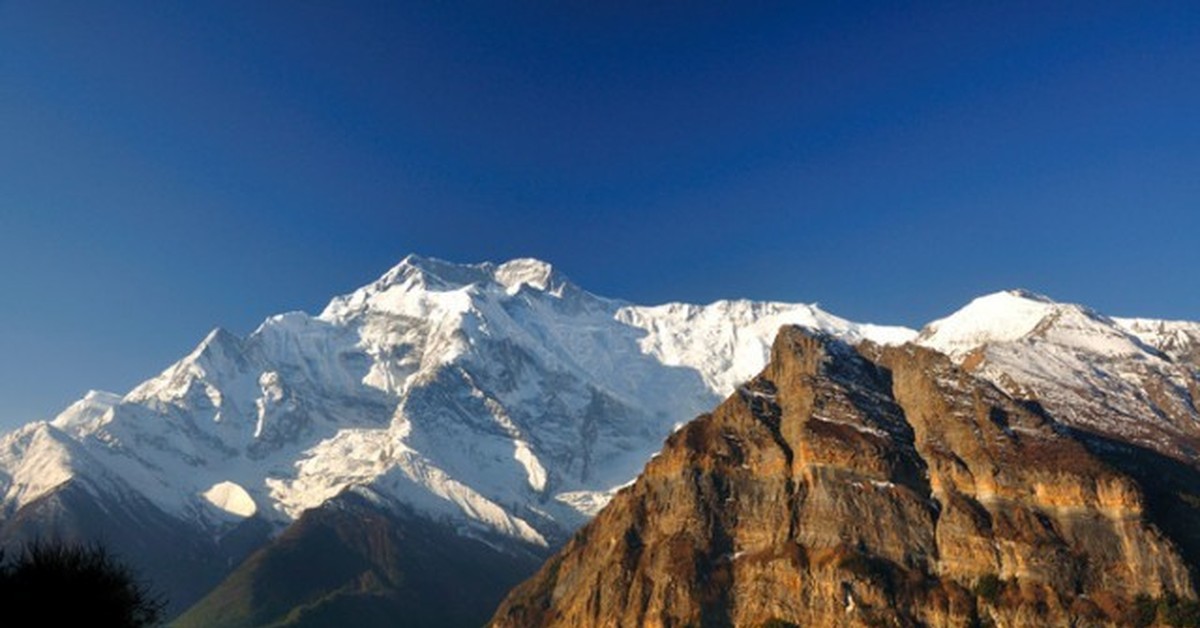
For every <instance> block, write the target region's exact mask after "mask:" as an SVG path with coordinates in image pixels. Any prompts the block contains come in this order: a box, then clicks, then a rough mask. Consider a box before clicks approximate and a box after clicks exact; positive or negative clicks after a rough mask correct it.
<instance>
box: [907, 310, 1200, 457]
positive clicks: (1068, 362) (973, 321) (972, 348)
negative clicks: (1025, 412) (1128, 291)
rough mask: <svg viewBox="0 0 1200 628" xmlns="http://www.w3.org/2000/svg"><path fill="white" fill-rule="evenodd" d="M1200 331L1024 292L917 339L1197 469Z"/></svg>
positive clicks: (939, 324) (1009, 388) (1067, 416)
mask: <svg viewBox="0 0 1200 628" xmlns="http://www.w3.org/2000/svg"><path fill="white" fill-rule="evenodd" d="M1197 339H1200V325H1197V324H1195V323H1181V322H1168V321H1152V320H1146V319H1113V318H1109V317H1107V316H1104V315H1102V314H1099V313H1097V312H1094V311H1092V310H1090V309H1088V308H1085V307H1082V306H1079V305H1072V304H1064V303H1056V302H1054V301H1051V300H1050V299H1048V298H1046V297H1043V296H1040V295H1036V294H1032V293H1029V292H1024V291H1011V292H1000V293H996V294H992V295H987V296H984V297H980V298H978V299H976V300H974V301H972V302H971V303H969V304H968V305H967V306H965V307H963V308H962V309H961V310H959V311H957V312H955V313H954V314H952V315H950V316H948V317H946V318H944V319H941V320H938V321H934V322H932V323H930V324H929V325H927V326H926V327H925V328H924V329H923V330H922V331H921V334H920V336H919V337H918V338H917V342H918V343H919V344H921V345H923V346H926V347H929V348H932V349H935V350H938V351H941V352H944V353H946V354H947V355H949V356H951V358H953V359H954V360H955V361H956V362H957V363H959V364H960V365H962V366H963V367H964V368H966V369H967V370H970V371H972V372H974V373H976V374H978V375H980V376H981V377H983V378H985V379H987V380H988V381H991V382H992V383H994V384H995V385H997V386H999V387H1000V388H1001V389H1003V390H1005V391H1006V392H1008V393H1009V394H1012V395H1014V396H1016V397H1019V398H1023V399H1030V400H1036V401H1037V402H1038V403H1040V404H1042V405H1043V406H1045V407H1046V408H1047V409H1049V410H1050V411H1051V412H1052V413H1053V414H1054V415H1055V416H1056V417H1057V418H1058V419H1059V420H1061V421H1063V422H1064V423H1066V424H1068V425H1070V426H1072V427H1076V428H1079V429H1082V430H1085V431H1089V432H1092V433H1096V434H1100V435H1104V436H1109V437H1114V438H1117V439H1119V440H1122V441H1128V442H1131V443H1134V444H1137V445H1140V446H1144V447H1147V448H1149V449H1152V450H1154V451H1157V452H1160V453H1163V454H1166V455H1170V456H1173V457H1176V458H1177V459H1180V460H1183V461H1190V462H1194V461H1195V460H1196V459H1197V453H1198V452H1200V362H1198V361H1197V359H1196V356H1197V348H1198V347H1200V342H1197Z"/></svg>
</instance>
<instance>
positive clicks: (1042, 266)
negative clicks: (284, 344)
mask: <svg viewBox="0 0 1200 628" xmlns="http://www.w3.org/2000/svg"><path fill="white" fill-rule="evenodd" d="M750 4H754V5H756V6H757V8H754V9H749V8H747V6H746V5H750ZM881 4H882V6H880V7H873V8H872V7H867V5H866V4H864V3H803V2H786V3H778V4H769V3H728V4H726V5H724V6H719V5H703V6H702V5H700V4H699V3H691V2H670V3H653V2H650V3H648V2H596V3H584V2H515V3H499V2H481V3H464V2H430V3H428V4H427V5H425V6H420V5H419V4H418V3H394V2H379V3H366V2H299V1H296V0H288V1H280V2H259V1H256V2H245V1H241V0H239V1H237V2H203V3H190V2H161V1H157V0H155V1H145V2H136V1H135V2H122V3H99V2H74V3H69V2H57V1H54V0H31V1H25V2H19V1H7V2H0V427H2V426H11V425H13V424H15V423H17V422H21V421H25V420H29V419H33V418H37V417H41V416H46V415H50V414H53V413H54V412H56V411H57V410H58V409H60V408H61V406H63V405H64V404H66V403H68V402H69V401H71V400H72V399H74V398H76V397H78V396H79V395H80V394H82V393H83V392H84V391H85V390H86V389H88V388H104V389H112V390H116V391H119V392H123V391H125V390H127V389H128V388H129V387H130V386H132V385H133V384H135V383H136V382H138V381H140V380H142V379H145V378H146V377H148V376H151V375H153V374H155V373H157V372H158V371H159V370H160V369H162V368H163V367H165V366H166V365H167V364H169V363H170V362H172V361H173V360H174V359H176V358H178V357H180V356H181V355H183V354H184V353H185V352H186V351H188V350H189V349H190V348H191V347H192V346H194V345H195V343H196V342H197V341H199V340H200V338H201V337H202V336H203V335H204V334H205V333H206V332H207V331H208V330H209V329H210V328H212V327H214V326H216V325H222V326H225V327H227V328H229V329H231V330H232V331H234V332H236V333H239V334H245V333H247V332H249V331H251V330H252V329H253V328H254V327H255V326H256V325H257V323H258V322H259V321H260V320H261V319H262V318H264V317H265V316H267V315H269V314H272V313H275V312H280V311H286V310H294V309H303V310H307V311H310V312H312V311H316V310H318V309H320V307H321V306H322V305H323V304H324V303H325V301H326V300H327V299H328V298H329V297H330V296H332V295H334V294H338V293H342V292H346V291H348V290H350V289H352V288H354V287H356V286H357V285H360V284H363V283H366V282H367V281H369V280H371V279H373V278H374V277H375V276H377V275H379V274H381V273H382V272H383V271H385V270H386V269H387V268H388V267H390V266H391V265H393V264H394V263H395V262H396V261H398V260H399V259H400V258H401V257H403V256H404V255H405V254H406V253H409V252H419V253H422V254H426V255H433V256H438V257H443V258H447V259H451V260H457V261H481V260H503V259H506V258H510V257H514V256H525V255H529V256H537V257H541V258H544V259H547V260H549V261H552V262H554V263H555V264H556V265H558V266H559V267H560V268H562V269H563V270H564V271H565V272H566V273H567V274H568V275H570V276H572V277H573V278H574V279H575V280H576V281H577V282H578V283H580V284H581V285H583V286H584V287H586V288H588V289H590V290H592V291H593V292H597V293H600V294H605V295H608V296H617V297H623V298H627V299H630V300H634V301H639V302H662V301H668V300H688V301H710V300H714V299H717V298H722V297H750V298H757V299H777V300H789V301H807V302H811V301H819V302H821V304H822V305H823V306H824V307H825V308H826V309H828V310H830V311H833V312H835V313H837V314H840V315H842V316H846V317H849V318H853V319H858V320H871V321H877V322H895V323H903V324H908V325H913V326H917V325H920V324H922V323H923V322H926V321H927V320H929V319H931V318H934V317H936V316H940V315H944V314H946V313H948V312H949V311H951V310H952V309H954V308H956V307H957V306H959V305H961V304H962V303H964V302H965V301H967V300H969V299H970V298H971V297H973V296H975V295H978V294H981V293H984V292H989V291H993V290H997V289H1002V288H1007V287H1015V286H1022V287H1027V288H1030V289H1033V290H1037V291H1041V292H1045V293H1048V294H1050V295H1052V296H1054V297H1056V298H1058V299H1060V300H1067V301H1076V302H1084V303H1087V304H1090V305H1092V306H1093V307H1096V308H1097V309H1100V310H1101V311H1104V312H1108V313H1112V314H1131V315H1132V314H1137V315H1152V316H1159V317H1166V318H1190V319H1200V290H1197V280H1196V277H1195V273H1196V268H1197V266H1198V262H1200V248H1198V244H1197V236H1198V235H1200V4H1197V3H1196V2H1195V1H1194V0H1187V1H1184V2H1165V1H1164V2H1153V3H1148V2H1128V3H1105V2H1078V3H1069V2H1064V3H1048V2H1029V3H1020V2H998V3H994V4H990V3H984V2H956V3H923V4H922V6H921V7H920V8H908V9H900V8H897V7H896V6H895V5H898V4H901V3H881ZM104 5H107V6H104ZM396 5H400V6H396ZM588 5H590V6H588ZM816 5H821V6H820V7H819V8H818V7H817V6H816ZM826 5H836V6H826ZM851 5H854V6H851ZM1051 5H1053V6H1051ZM1072 5H1074V6H1072Z"/></svg>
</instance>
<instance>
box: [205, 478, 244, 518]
mask: <svg viewBox="0 0 1200 628" xmlns="http://www.w3.org/2000/svg"><path fill="white" fill-rule="evenodd" d="M201 496H202V497H204V499H205V501H207V502H208V503H209V504H211V505H212V506H213V507H214V508H216V509H217V510H219V511H221V512H223V513H225V514H227V515H233V516H234V517H241V518H243V519H245V518H246V517H252V516H254V514H255V513H256V512H258V506H256V505H255V504H254V498H252V497H250V493H247V492H246V489H244V488H242V486H241V485H240V484H237V483H235V482H229V481H225V482H217V483H216V484H213V485H212V486H211V487H210V488H209V489H208V490H207V491H204V492H203V493H201Z"/></svg>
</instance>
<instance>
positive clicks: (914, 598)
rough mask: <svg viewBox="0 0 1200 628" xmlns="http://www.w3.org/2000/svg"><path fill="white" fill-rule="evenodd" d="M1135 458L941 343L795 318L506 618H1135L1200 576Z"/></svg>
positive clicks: (665, 621) (1188, 589)
mask: <svg viewBox="0 0 1200 628" xmlns="http://www.w3.org/2000/svg"><path fill="white" fill-rule="evenodd" d="M1093 446H1094V444H1093ZM1118 468H1119V467H1118V466H1115V465H1110V464H1109V463H1108V462H1106V461H1105V460H1104V459H1102V458H1101V457H1099V456H1098V455H1096V454H1093V453H1091V452H1090V451H1089V449H1088V448H1087V447H1086V446H1085V444H1084V442H1083V441H1081V440H1079V438H1078V437H1077V436H1075V435H1074V433H1072V432H1071V431H1069V430H1067V429H1064V428H1062V427H1061V426H1060V425H1059V424H1057V423H1055V422H1054V421H1053V420H1052V419H1051V418H1050V417H1048V416H1046V415H1045V414H1044V413H1043V412H1042V411H1041V410H1039V409H1037V408H1035V407H1031V406H1029V405H1026V404H1024V403H1022V402H1018V401H1015V400H1013V399H1012V398H1010V397H1008V396H1006V395H1005V394H1003V393H1002V392H1000V391H999V390H997V389H996V388H995V387H993V386H991V385H989V384H986V383H984V382H982V381H981V380H979V379H976V378H974V377H973V376H971V375H970V374H967V373H966V372H964V371H962V370H959V369H958V368H956V367H954V366H953V365H952V364H951V363H950V361H949V360H948V359H946V358H945V357H943V356H942V355H940V354H938V353H935V352H932V351H929V350H926V349H921V348H916V347H913V346H905V347H900V348H894V349H880V348H878V347H874V346H863V347H860V348H858V349H855V348H851V347H849V346H847V345H844V344H841V343H839V342H838V341H836V340H833V339H830V338H827V337H823V336H817V335H812V334H811V333H810V332H806V331H804V330H801V329H799V328H785V329H784V330H782V331H781V332H780V334H779V337H778V338H777V340H776V342H775V345H774V348H773V349H772V356H771V361H770V364H769V365H768V366H767V368H766V369H765V370H764V371H763V372H762V374H760V375H759V376H758V377H757V378H755V379H754V380H752V381H751V382H749V383H748V384H746V385H745V386H744V387H743V388H742V389H740V390H739V391H738V392H737V393H736V394H734V395H733V396H732V397H730V398H729V399H728V400H726V401H725V402H724V403H722V404H721V405H720V406H719V407H717V408H716V409H715V410H714V411H713V412H712V413H711V414H709V415H704V416H701V417H700V418H698V419H696V420H695V421H692V422H691V423H689V424H688V425H687V426H685V427H683V428H682V429H680V430H679V431H677V432H676V433H675V434H673V435H672V436H671V437H670V438H669V439H668V440H667V442H666V445H665V446H664V448H663V451H662V453H661V454H660V455H659V456H657V457H656V458H655V459H653V460H652V461H651V462H650V463H649V464H648V465H647V466H646V469H645V471H644V473H643V474H642V476H641V477H640V478H639V479H638V481H637V482H636V483H635V484H633V485H632V486H630V487H629V488H627V489H625V490H623V491H621V492H620V493H619V494H618V495H617V496H616V497H615V498H614V499H613V501H612V502H611V503H610V504H609V505H608V506H607V507H606V508H605V509H604V510H603V511H602V512H601V513H600V514H599V515H598V516H597V517H596V519H595V520H594V521H592V522H591V523H590V524H589V525H587V526H586V527H584V528H583V529H582V530H581V531H579V532H578V533H577V534H576V535H575V537H574V538H573V539H572V540H571V541H570V542H569V543H568V544H567V545H566V547H564V548H563V550H562V551H561V552H559V553H558V554H557V555H556V556H555V557H553V558H552V559H551V560H550V561H549V562H547V563H546V565H545V566H543V568H542V569H541V571H540V572H539V573H538V574H537V575H535V576H534V577H533V578H532V579H530V580H529V581H527V582H525V583H524V584H523V585H521V586H520V587H518V588H517V589H515V590H514V591H513V592H512V593H511V594H510V595H509V597H508V599H507V600H506V601H505V602H504V603H503V604H502V605H501V607H500V609H499V610H498V612H497V614H496V615H495V618H494V619H493V625H494V626H497V627H501V626H504V627H507V626H515V627H527V626H573V627H574V626H613V627H618V626H662V627H668V626H760V625H763V624H766V623H768V622H769V621H771V620H780V621H782V622H790V623H792V624H796V625H801V626H887V625H895V626H910V625H931V626H955V627H959V626H964V625H974V624H979V623H980V622H983V623H985V624H986V623H987V622H988V621H990V622H992V623H994V624H997V625H1003V626H1042V625H1068V624H1071V623H1072V622H1075V623H1078V624H1079V625H1122V624H1124V623H1126V622H1127V621H1129V616H1128V615H1127V613H1128V612H1129V610H1128V609H1129V608H1131V606H1132V604H1131V602H1132V600H1133V599H1134V598H1135V596H1138V595H1140V594H1146V595H1149V596H1162V595H1167V594H1175V595H1178V596H1181V597H1183V598H1192V597H1194V595H1195V594H1194V590H1193V585H1192V576H1191V573H1190V571H1189V567H1188V561H1187V559H1185V555H1186V554H1187V552H1186V551H1184V550H1181V549H1179V548H1180V547H1181V545H1180V542H1179V541H1177V540H1176V539H1175V538H1172V537H1168V536H1167V535H1166V534H1165V533H1164V532H1162V531H1160V529H1161V528H1162V527H1163V526H1160V525H1158V524H1157V523H1156V522H1155V521H1154V519H1153V517H1152V511H1153V509H1152V508H1149V507H1148V506H1147V499H1148V498H1147V493H1146V491H1144V490H1143V488H1142V486H1141V485H1140V484H1139V482H1138V481H1137V480H1136V479H1134V477H1133V476H1130V475H1125V474H1124V473H1122V472H1121V471H1119V470H1118ZM1156 503H1157V502H1156ZM1188 516H1191V515H1190V512H1189V513H1188ZM1192 522H1194V523H1200V518H1197V519H1193V520H1192ZM1177 527H1178V526H1177ZM1195 527H1196V526H1195V525H1191V524H1189V525H1186V526H1183V528H1181V529H1194V528H1195ZM1183 546H1184V547H1185V550H1186V546H1187V543H1184V544H1183ZM782 625H787V624H782Z"/></svg>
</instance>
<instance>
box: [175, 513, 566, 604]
mask: <svg viewBox="0 0 1200 628" xmlns="http://www.w3.org/2000/svg"><path fill="white" fill-rule="evenodd" d="M376 499H377V498H370V497H364V496H361V495H358V494H356V493H353V492H347V493H345V494H343V495H339V496H338V497H336V498H334V499H332V500H329V501H327V502H325V503H324V504H323V505H321V506H320V507H318V508H314V509H312V510H308V511H306V512H305V513H304V514H303V515H301V517H300V519H299V520H297V521H296V523H294V524H292V525H291V526H290V527H289V528H288V529H287V530H286V531H284V532H283V534H281V535H280V536H279V537H278V538H277V539H275V540H274V541H273V542H272V543H271V544H270V545H269V546H268V547H266V548H264V549H262V550H260V551H259V552H257V553H255V554H254V555H253V556H251V557H250V558H249V559H247V560H246V562H244V563H243V564H242V565H240V566H239V567H238V568H237V570H235V571H234V572H233V574H231V575H230V576H229V578H227V579H226V580H225V581H224V582H223V583H222V584H221V586H219V587H217V588H216V589H215V590H214V591H212V592H211V593H209V594H208V595H207V596H206V597H205V598H204V599H203V600H201V601H200V602H199V603H198V604H197V605H196V606H194V607H193V608H192V609H191V610H189V611H188V612H187V613H186V614H184V615H183V616H182V617H180V618H179V619H178V620H176V621H175V622H174V623H173V625H174V626H178V627H179V628H186V627H189V626H197V627H206V626H225V627H229V628H235V627H238V626H246V627H250V626H335V625H342V626H345V625H353V626H362V627H364V628H366V627H369V626H395V625H396V624H397V621H398V620H399V619H400V618H403V621H404V622H405V623H406V624H408V625H414V626H446V627H453V626H463V627H467V626H479V625H481V624H483V623H484V622H485V621H487V618H488V616H489V614H490V613H491V612H492V611H493V610H494V609H495V607H496V604H497V603H499V601H500V599H501V598H502V597H503V595H504V594H505V593H506V592H507V591H508V590H509V589H511V588H512V587H513V586H514V585H515V584H517V582H519V581H520V580H521V579H523V578H525V577H527V576H528V575H529V574H531V573H533V571H534V570H535V569H536V568H537V566H538V565H539V564H541V561H542V560H543V559H544V558H545V556H544V555H543V554H540V553H537V552H536V548H529V547H518V546H514V545H513V544H512V542H511V541H505V540H502V539H498V538H495V537H493V538H492V539H491V541H490V542H486V541H484V540H481V539H472V538H467V537H463V536H461V535H458V534H456V533H455V531H454V530H453V529H451V528H447V527H445V526H439V525H436V524H435V523H434V522H431V521H429V520H428V519H426V518H424V517H419V516H414V515H413V514H412V513H405V512H404V508H403V507H400V508H396V509H392V510H390V511H389V510H384V509H380V508H379V507H378V505H377V504H376V503H375V500H376ZM497 542H498V543H501V544H504V547H503V548H501V547H498V546H497V545H496V543H497ZM531 550H533V551H531ZM467 574H469V576H470V577H465V576H466V575H467Z"/></svg>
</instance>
